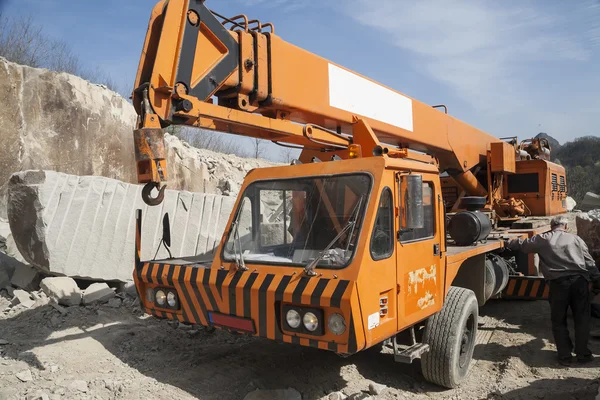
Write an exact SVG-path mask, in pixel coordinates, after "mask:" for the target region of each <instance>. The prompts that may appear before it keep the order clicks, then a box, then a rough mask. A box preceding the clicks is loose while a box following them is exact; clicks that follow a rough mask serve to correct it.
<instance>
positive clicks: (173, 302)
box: [167, 291, 177, 307]
mask: <svg viewBox="0 0 600 400" xmlns="http://www.w3.org/2000/svg"><path fill="white" fill-rule="evenodd" d="M167 304H168V305H169V307H175V306H177V295H176V294H175V292H171V291H169V292H167Z"/></svg>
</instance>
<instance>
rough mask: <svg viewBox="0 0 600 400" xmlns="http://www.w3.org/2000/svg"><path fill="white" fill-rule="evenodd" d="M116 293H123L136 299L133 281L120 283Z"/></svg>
mask: <svg viewBox="0 0 600 400" xmlns="http://www.w3.org/2000/svg"><path fill="white" fill-rule="evenodd" d="M117 292H118V293H124V294H126V295H128V296H130V297H133V298H136V297H137V289H136V288H135V283H134V282H133V281H128V282H122V283H121V284H119V286H118V288H117Z"/></svg>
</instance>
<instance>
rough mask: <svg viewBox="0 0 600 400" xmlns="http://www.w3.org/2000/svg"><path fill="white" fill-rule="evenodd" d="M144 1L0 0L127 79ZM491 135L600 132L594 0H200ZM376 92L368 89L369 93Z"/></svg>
mask: <svg viewBox="0 0 600 400" xmlns="http://www.w3.org/2000/svg"><path fill="white" fill-rule="evenodd" d="M154 4H155V1H153V0H150V1H147V0H120V1H116V0H103V1H84V0H0V10H1V11H2V12H3V13H5V14H6V15H8V16H11V15H31V16H32V17H33V19H34V20H35V21H36V22H38V23H40V24H42V25H43V26H44V28H45V31H46V32H47V33H48V34H49V35H51V36H53V37H56V38H61V39H64V40H65V41H67V42H68V43H69V44H70V45H71V46H72V48H73V50H74V52H75V53H76V54H78V55H79V56H80V57H81V59H82V60H84V61H85V63H86V64H87V65H88V67H91V68H94V67H95V66H98V67H100V68H101V69H104V70H106V71H107V72H108V73H110V74H111V75H112V76H113V78H114V79H115V80H116V82H117V83H118V84H119V85H121V86H122V87H126V88H128V89H129V88H131V86H132V84H133V80H134V77H135V72H136V69H137V63H138V61H139V55H140V51H141V47H142V43H143V40H144V36H145V33H146V27H147V22H148V17H149V15H150V11H151V9H152V7H153V5H154ZM206 4H207V6H208V7H209V8H213V9H215V10H216V11H218V12H219V13H221V14H224V15H228V16H233V15H236V14H241V13H244V14H247V15H248V16H249V17H251V18H258V19H260V20H261V21H263V22H266V21H270V22H273V23H274V24H275V27H276V32H277V34H278V35H279V36H280V37H282V38H283V39H285V40H287V41H289V42H291V43H293V44H295V45H297V46H300V47H303V48H305V49H307V50H309V51H312V52H314V53H316V54H318V55H320V56H323V57H326V58H328V59H330V60H332V61H334V62H336V63H338V64H341V65H343V66H345V67H348V68H350V69H352V70H354V71H357V72H359V73H361V74H364V75H366V76H369V77H370V78H372V79H375V80H377V81H379V82H381V83H383V84H385V85H388V86H390V87H392V88H394V89H396V90H398V91H400V92H403V93H405V94H407V95H409V96H411V97H414V98H416V99H418V100H421V101H423V102H425V103H428V104H439V103H444V104H446V105H447V106H448V107H449V111H450V113H451V114H453V115H454V116H456V117H458V118H460V119H462V120H464V121H466V122H469V123H470V124H472V125H474V126H476V127H478V128H480V129H482V130H485V131H487V132H489V133H491V134H493V135H496V136H499V137H502V136H515V135H516V136H519V138H521V139H525V138H527V137H531V136H533V135H535V134H536V133H537V132H539V131H544V132H548V133H549V134H551V135H552V136H554V137H555V138H557V139H558V140H559V141H561V142H564V141H567V140H570V139H572V138H574V137H578V136H583V135H600V112H599V111H598V110H599V109H600V74H599V72H598V71H600V0H570V1H564V0H559V1H555V0H540V1H529V0H521V1H513V0H504V1H469V0H445V1H444V0H439V1H430V0H419V1H414V0H406V1H403V0H378V1H372V0H294V1H292V0H206ZM374 101H376V99H374Z"/></svg>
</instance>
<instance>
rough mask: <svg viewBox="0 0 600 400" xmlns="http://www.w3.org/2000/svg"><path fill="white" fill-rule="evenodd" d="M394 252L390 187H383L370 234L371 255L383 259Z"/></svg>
mask: <svg viewBox="0 0 600 400" xmlns="http://www.w3.org/2000/svg"><path fill="white" fill-rule="evenodd" d="M393 252H394V204H393V201H392V191H391V190H390V188H387V187H386V188H385V189H383V192H382V193H381V199H380V200H379V208H378V210H377V218H376V220H375V226H374V227H373V234H372V236H371V257H372V258H373V260H383V259H384V258H388V257H390V256H391V255H392V253H393Z"/></svg>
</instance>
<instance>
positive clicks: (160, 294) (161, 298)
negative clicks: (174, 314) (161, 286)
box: [154, 290, 167, 306]
mask: <svg viewBox="0 0 600 400" xmlns="http://www.w3.org/2000/svg"><path fill="white" fill-rule="evenodd" d="M154 297H155V298H156V304H158V305H159V306H164V305H165V303H166V302H167V295H166V294H165V292H164V291H162V290H157V291H156V294H155V295H154Z"/></svg>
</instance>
